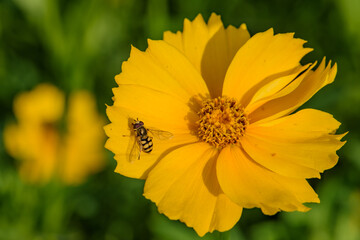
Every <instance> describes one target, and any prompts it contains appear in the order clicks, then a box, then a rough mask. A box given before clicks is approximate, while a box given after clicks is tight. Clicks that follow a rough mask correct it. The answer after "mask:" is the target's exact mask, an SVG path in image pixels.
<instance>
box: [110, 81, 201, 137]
mask: <svg viewBox="0 0 360 240" xmlns="http://www.w3.org/2000/svg"><path fill="white" fill-rule="evenodd" d="M113 92H114V96H115V102H114V106H115V107H120V108H122V109H125V110H126V111H127V112H128V118H133V119H136V118H139V120H141V121H143V122H144V123H145V124H146V125H150V126H152V127H154V128H158V129H161V130H165V131H169V132H172V133H174V132H189V131H190V130H189V125H190V124H192V123H194V122H195V121H196V120H197V119H198V116H197V114H196V109H192V105H191V100H190V99H189V102H188V103H184V102H183V101H181V100H179V99H178V98H175V97H173V96H171V95H169V94H167V93H164V92H159V91H156V90H152V89H150V88H147V87H142V86H138V85H121V86H120V87H118V88H113ZM110 121H112V122H113V120H112V119H110Z"/></svg>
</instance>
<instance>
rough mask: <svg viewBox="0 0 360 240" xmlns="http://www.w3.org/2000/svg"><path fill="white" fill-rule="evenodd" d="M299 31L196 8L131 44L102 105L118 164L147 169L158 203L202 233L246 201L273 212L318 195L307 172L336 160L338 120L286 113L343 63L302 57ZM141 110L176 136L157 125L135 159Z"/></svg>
mask: <svg viewBox="0 0 360 240" xmlns="http://www.w3.org/2000/svg"><path fill="white" fill-rule="evenodd" d="M293 35H294V34H292V33H286V34H276V35H274V33H273V30H272V29H269V30H267V31H265V32H262V33H258V34H255V35H254V36H252V37H251V38H250V35H249V33H248V31H247V29H246V26H245V24H242V25H241V26H240V27H239V28H235V27H233V26H229V27H227V28H226V29H225V28H224V26H223V24H222V22H221V19H220V16H217V15H215V14H212V15H211V17H210V19H209V21H208V23H207V24H206V23H205V22H204V20H203V18H202V16H201V15H198V16H197V17H196V18H195V20H194V21H192V22H190V21H189V20H187V19H185V21H184V30H183V32H177V33H175V34H174V33H171V32H165V33H164V40H160V41H153V40H149V41H148V48H147V50H146V51H145V52H141V51H139V50H137V49H136V48H134V47H133V48H132V49H131V53H130V58H129V60H128V61H126V62H124V63H123V65H122V73H121V74H119V75H117V76H116V77H115V80H116V82H117V84H118V85H119V86H118V87H117V88H114V89H113V92H114V104H113V106H109V107H108V108H107V115H108V117H109V119H110V121H111V124H109V125H107V126H106V127H105V130H106V133H107V135H108V136H109V139H108V141H107V143H106V147H107V148H108V149H109V150H111V151H112V152H114V153H115V159H116V160H117V167H116V169H115V171H116V172H118V173H120V174H122V175H125V176H128V177H132V178H141V179H146V183H145V188H144V196H145V197H146V198H148V199H150V200H151V201H153V202H155V203H156V205H157V207H158V210H159V212H161V213H164V214H165V215H166V216H168V217H169V218H170V219H179V220H180V221H183V222H185V223H186V225H188V226H189V227H193V228H194V229H195V231H196V232H197V233H198V234H199V235H200V236H203V235H204V234H205V233H207V232H212V231H214V230H218V231H226V230H229V229H230V228H232V227H233V226H234V225H235V224H236V222H237V221H238V220H239V218H240V216H241V213H242V209H243V208H254V207H257V208H261V210H262V212H263V213H264V214H268V215H272V214H275V213H276V212H278V211H281V210H283V211H307V210H308V209H309V208H308V207H306V206H304V205H303V203H306V202H319V198H318V196H317V194H316V193H315V192H314V190H313V189H312V188H311V186H310V185H309V184H308V182H307V181H306V179H308V178H320V173H321V172H323V171H324V170H326V169H329V168H332V167H333V166H334V165H335V164H336V162H337V160H338V157H337V155H336V150H338V149H339V148H340V147H341V146H342V145H343V144H344V143H343V142H341V141H340V139H341V138H342V137H343V135H335V134H334V133H335V131H336V129H337V128H338V127H339V125H340V123H339V122H337V121H336V120H335V119H334V118H333V117H332V115H330V114H328V113H325V112H322V111H319V110H314V109H304V110H300V111H298V112H296V113H294V114H292V115H289V114H290V113H292V112H294V111H295V110H296V109H297V108H298V107H300V106H301V105H302V104H303V103H305V102H306V101H307V100H308V99H309V98H311V97H312V96H313V95H314V94H315V93H316V92H317V91H318V90H319V89H321V88H322V87H324V86H325V85H327V84H329V83H331V82H332V81H333V80H334V78H335V75H336V71H337V70H336V64H335V65H334V66H333V67H331V65H330V63H329V64H328V65H325V60H323V61H322V62H321V64H320V65H319V66H318V67H317V69H316V70H314V66H315V65H316V63H314V64H307V65H305V66H302V65H301V64H300V60H301V58H302V57H303V56H304V55H305V54H307V53H308V52H310V51H311V49H309V48H303V44H304V43H305V41H304V40H301V39H297V38H294V37H293ZM137 118H138V119H139V120H141V121H143V122H144V124H145V125H144V126H145V127H146V128H155V129H159V130H163V131H167V132H171V133H172V134H173V138H172V139H170V140H159V139H157V138H156V137H155V136H153V139H152V140H153V151H152V152H151V153H145V152H144V151H142V152H141V154H140V159H139V160H135V161H130V160H129V153H130V151H131V149H132V148H131V146H132V144H133V143H132V141H133V140H132V139H134V135H135V133H134V131H133V129H132V125H131V124H129V123H132V121H134V119H137ZM129 135H130V137H128V136H129ZM149 136H152V135H151V134H150V133H149ZM139 145H140V144H139Z"/></svg>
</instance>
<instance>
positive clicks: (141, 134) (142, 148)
mask: <svg viewBox="0 0 360 240" xmlns="http://www.w3.org/2000/svg"><path fill="white" fill-rule="evenodd" d="M131 124H132V130H133V133H134V134H133V135H132V136H133V139H134V143H133V144H131V146H132V147H131V150H130V154H129V161H130V162H133V161H134V160H136V159H138V160H139V159H140V154H141V152H145V153H150V152H151V151H152V150H153V138H152V136H153V137H155V138H156V139H157V140H168V139H171V138H172V137H173V135H172V133H170V132H167V131H162V130H158V129H151V128H146V127H145V126H144V122H142V121H139V120H138V119H136V120H134V122H133V123H131ZM149 132H150V134H151V136H149V135H148V133H149ZM130 136H131V135H130Z"/></svg>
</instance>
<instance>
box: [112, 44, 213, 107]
mask: <svg viewBox="0 0 360 240" xmlns="http://www.w3.org/2000/svg"><path fill="white" fill-rule="evenodd" d="M148 45H149V47H148V49H147V50H146V52H141V51H139V50H138V49H136V48H134V47H132V49H131V53H130V58H129V60H128V61H126V62H124V63H123V65H122V73H121V74H119V75H117V76H116V77H115V80H116V82H117V83H118V84H119V85H139V86H142V87H146V88H149V89H152V90H156V91H161V92H165V93H167V94H169V95H172V96H174V97H175V98H178V99H180V100H182V101H184V102H185V103H188V101H189V99H190V98H191V97H193V96H194V95H201V96H204V97H205V96H207V95H208V90H207V87H206V84H205V82H204V80H203V79H202V77H201V75H200V74H199V72H198V71H197V70H196V69H195V68H194V66H193V65H192V64H191V63H190V62H189V61H188V59H187V58H186V57H185V56H184V55H183V54H182V53H180V52H179V51H178V50H177V49H175V48H174V47H173V46H171V45H170V44H168V43H166V42H165V41H152V40H149V41H148ZM115 97H116V96H115Z"/></svg>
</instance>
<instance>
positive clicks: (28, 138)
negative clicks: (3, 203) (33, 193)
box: [4, 84, 105, 185]
mask: <svg viewBox="0 0 360 240" xmlns="http://www.w3.org/2000/svg"><path fill="white" fill-rule="evenodd" d="M67 106H68V107H67V111H65V96H64V94H63V93H62V92H61V91H60V90H58V89H57V88H56V87H54V86H52V85H50V84H40V85H39V86H37V87H36V88H35V89H34V90H32V91H30V92H25V93H21V94H19V95H18V96H17V97H16V98H15V100H14V113H15V116H16V118H17V124H15V123H13V124H9V125H7V126H6V128H5V130H4V142H5V147H6V149H7V151H8V152H9V154H10V155H11V156H13V157H14V158H16V159H18V160H19V172H20V175H21V177H22V178H23V179H24V180H26V181H29V182H32V183H40V182H48V181H49V180H50V179H52V178H53V177H57V178H60V179H61V181H63V182H64V183H66V184H70V185H73V184H80V183H82V182H84V181H85V179H86V177H87V176H88V175H89V174H92V173H95V172H97V171H99V170H101V169H102V168H103V167H104V165H105V158H104V157H105V156H103V151H102V143H103V140H104V134H103V131H102V126H103V124H104V120H103V119H102V117H101V116H100V115H99V114H98V113H97V110H96V102H95V99H94V97H93V96H92V94H91V93H89V92H87V91H78V92H74V93H72V94H70V96H69V99H68V104H67ZM65 112H66V114H65ZM62 122H64V123H65V124H62ZM63 126H65V129H66V130H65V131H62V129H63Z"/></svg>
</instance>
